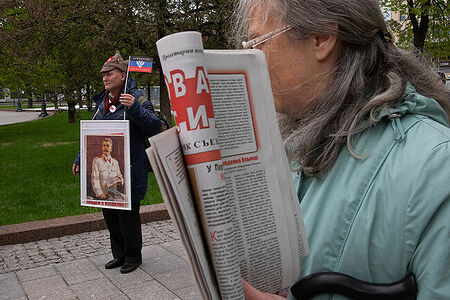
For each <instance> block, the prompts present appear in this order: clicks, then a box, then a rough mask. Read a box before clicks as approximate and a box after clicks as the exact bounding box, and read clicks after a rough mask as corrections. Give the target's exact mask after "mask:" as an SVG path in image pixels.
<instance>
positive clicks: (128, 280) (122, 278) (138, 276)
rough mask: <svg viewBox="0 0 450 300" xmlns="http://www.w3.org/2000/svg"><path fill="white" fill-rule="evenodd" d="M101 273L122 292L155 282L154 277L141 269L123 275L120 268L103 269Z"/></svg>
mask: <svg viewBox="0 0 450 300" xmlns="http://www.w3.org/2000/svg"><path fill="white" fill-rule="evenodd" d="M100 271H101V272H102V273H103V274H104V275H105V276H106V278H108V279H109V280H110V281H111V282H112V283H113V284H114V285H115V286H117V287H118V288H119V289H121V290H123V289H127V288H129V287H132V286H134V285H137V284H140V283H143V282H148V281H152V280H154V279H153V277H152V276H150V275H148V274H147V273H145V272H144V271H143V270H142V269H141V268H137V269H136V270H135V271H133V272H131V273H127V274H121V273H120V268H116V269H110V270H106V269H105V268H101V269H100Z"/></svg>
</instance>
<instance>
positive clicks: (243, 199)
mask: <svg viewBox="0 0 450 300" xmlns="http://www.w3.org/2000/svg"><path fill="white" fill-rule="evenodd" d="M157 45H158V51H159V55H160V58H161V63H162V68H163V71H164V76H165V79H166V85H167V86H168V87H169V88H168V89H169V94H170V98H171V103H172V107H173V109H174V113H175V120H176V122H177V128H178V131H179V139H180V144H181V149H182V150H183V156H184V160H185V164H186V167H187V170H188V174H189V180H190V183H191V186H192V190H193V194H194V196H195V199H196V206H197V210H198V212H199V215H200V219H201V223H202V227H203V230H204V236H205V237H206V243H207V246H206V247H207V248H208V249H209V251H210V253H211V261H212V264H213V267H214V271H215V274H216V277H217V282H218V286H219V290H220V294H221V298H222V299H242V298H243V294H242V285H241V284H240V280H239V279H240V277H241V276H242V277H244V278H245V279H246V280H247V281H249V282H250V283H251V284H252V285H253V286H255V287H256V288H258V289H260V290H262V291H266V292H276V291H278V290H280V289H282V288H286V287H288V286H289V285H290V284H291V283H292V282H294V281H296V280H297V279H298V277H299V274H300V259H301V258H302V257H303V256H305V255H306V254H307V253H308V245H307V241H306V236H305V231H304V227H303V220H302V218H301V213H300V208H299V203H298V200H297V196H296V191H295V189H294V186H293V183H292V179H291V177H290V174H289V171H288V170H289V166H288V162H287V159H286V156H285V151H284V148H283V144H282V140H281V136H280V133H279V130H278V126H277V122H276V117H275V110H274V106H273V100H272V93H271V89H270V81H269V76H268V73H267V67H266V64H265V57H264V55H263V53H262V52H260V51H257V50H249V51H241V50H239V51H223V50H217V51H207V52H206V54H205V53H204V51H203V47H202V43H201V36H200V34H199V33H195V32H186V33H180V34H175V35H172V36H169V37H166V38H164V39H162V40H160V41H158V43H157ZM205 70H208V75H206V72H205ZM206 76H208V77H206ZM211 96H212V97H211ZM164 134H165V133H162V134H161V135H164ZM152 140H153V138H152V139H151V141H152ZM159 142H160V143H161V146H160V147H163V146H164V141H163V140H162V139H161V140H160V141H159ZM154 144H156V143H154ZM152 145H153V144H152ZM152 152H153V154H152V157H153V159H152V161H151V162H152V165H153V166H154V167H155V164H159V165H160V169H164V170H162V171H161V170H160V169H157V170H155V174H156V175H157V178H158V177H159V180H158V183H159V184H160V186H161V183H160V181H163V182H164V183H166V184H165V185H166V186H167V188H164V189H166V190H175V189H179V188H180V187H179V186H177V185H179V183H180V182H181V181H180V180H178V182H177V178H182V177H183V175H180V174H176V173H172V171H167V170H168V169H167V166H164V165H163V163H161V161H164V160H166V159H167V155H163V156H161V153H160V150H159V149H158V147H155V149H153V150H152ZM158 161H159V162H158ZM175 169H176V168H175ZM159 172H162V173H163V175H164V176H161V175H158V174H157V173H159ZM165 176H166V177H167V178H165ZM171 177H173V178H172V179H171ZM168 182H170V183H168ZM164 183H163V184H164ZM183 184H184V183H182V184H181V185H183ZM171 185H172V187H171ZM173 185H175V186H176V187H174V186H173ZM168 194H172V195H171V196H172V198H175V199H176V201H174V202H179V203H184V202H186V201H187V202H189V201H191V200H189V199H191V196H188V195H187V194H186V193H173V192H169V193H167V192H163V196H164V199H165V201H166V203H167V198H171V197H168ZM169 196H170V195H169ZM186 197H187V198H186ZM172 200H173V199H172ZM170 206H171V207H170V209H172V210H176V209H175V208H174V207H173V206H175V205H173V202H172V204H170ZM176 206H178V207H180V208H181V210H180V211H184V212H180V213H179V214H178V216H174V218H175V221H176V222H177V224H178V226H179V227H186V228H190V227H195V226H197V225H198V224H195V223H196V222H195V221H192V219H193V218H194V219H195V216H193V217H186V216H185V214H189V215H194V214H195V213H194V212H192V211H191V209H186V208H183V207H185V206H186V205H181V204H179V205H176ZM188 206H190V205H188ZM172 214H174V213H172ZM177 219H178V220H177ZM183 230H184V231H189V230H190V229H189V230H186V229H180V231H183ZM181 235H182V239H186V241H183V242H184V244H185V245H188V246H186V248H190V247H194V248H195V247H199V246H197V243H194V242H189V240H190V239H193V237H192V236H191V237H189V235H184V234H183V233H182V234H181ZM183 235H184V236H183ZM194 235H195V234H194ZM195 239H197V240H198V238H196V237H195ZM203 248H205V246H203ZM189 251H191V252H192V253H193V254H194V255H200V256H201V253H199V252H195V251H193V250H188V252H189ZM199 261H200V259H199V258H197V259H194V260H192V259H191V263H192V264H193V265H195V264H198V262H199ZM195 268H197V269H198V272H197V273H196V270H195ZM209 272H210V271H208V270H207V268H206V264H203V265H198V266H194V273H196V277H197V276H198V278H197V281H202V280H204V279H205V278H206V277H207V275H205V274H208V273H209ZM198 274H203V275H201V276H200V275H198ZM210 282H212V280H210ZM204 286H208V283H205V284H204ZM205 289H207V288H205ZM201 290H202V287H201ZM202 293H203V292H202ZM211 294H213V293H211ZM208 298H209V297H208Z"/></svg>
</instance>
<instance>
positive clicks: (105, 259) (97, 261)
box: [89, 253, 113, 267]
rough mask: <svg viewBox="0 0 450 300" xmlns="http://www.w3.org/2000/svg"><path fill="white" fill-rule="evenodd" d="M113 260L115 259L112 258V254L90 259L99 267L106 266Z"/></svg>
mask: <svg viewBox="0 0 450 300" xmlns="http://www.w3.org/2000/svg"><path fill="white" fill-rule="evenodd" d="M112 259H113V257H112V254H111V253H108V254H102V255H97V256H93V257H90V258H89V260H90V261H91V262H92V263H93V264H94V265H96V266H97V267H99V266H104V265H105V264H106V263H107V262H108V261H110V260H112Z"/></svg>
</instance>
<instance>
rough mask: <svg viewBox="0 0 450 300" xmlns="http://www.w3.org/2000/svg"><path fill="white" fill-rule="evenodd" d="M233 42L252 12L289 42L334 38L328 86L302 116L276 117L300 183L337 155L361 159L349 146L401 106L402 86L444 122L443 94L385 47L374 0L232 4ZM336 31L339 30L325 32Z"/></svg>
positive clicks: (426, 73)
mask: <svg viewBox="0 0 450 300" xmlns="http://www.w3.org/2000/svg"><path fill="white" fill-rule="evenodd" d="M236 1H237V5H236V10H235V28H234V29H235V30H234V38H235V39H236V40H239V39H242V38H243V37H245V36H246V35H247V30H248V26H249V22H250V17H251V12H252V11H253V10H254V9H255V8H256V7H257V6H259V7H261V8H262V9H263V11H265V12H266V17H268V15H269V14H271V15H272V16H277V18H278V19H279V21H280V25H290V26H292V28H293V29H292V30H290V31H288V32H287V34H288V38H290V39H296V38H299V39H300V38H303V37H305V36H306V35H307V34H308V33H326V34H331V35H336V36H337V37H338V40H339V53H338V56H337V59H336V61H335V63H334V67H333V69H332V70H331V71H330V73H329V74H328V76H329V85H328V87H327V88H326V89H325V91H324V92H322V93H321V94H320V95H319V96H317V97H316V98H315V99H314V101H311V102H310V104H309V105H308V106H307V107H306V109H305V110H304V111H303V112H302V113H301V115H280V116H279V124H280V130H281V134H282V136H283V139H284V142H285V146H286V151H287V153H288V157H289V159H290V160H291V161H296V162H297V163H298V165H299V169H301V170H303V171H304V172H305V174H306V175H310V176H316V175H318V174H320V173H322V172H324V171H326V170H328V169H330V168H331V167H332V165H333V164H334V162H335V160H336V158H337V156H338V154H339V153H340V151H341V149H342V147H343V146H344V145H345V144H347V147H348V149H349V151H350V153H351V154H352V155H353V156H355V157H357V158H360V157H359V156H358V155H357V154H356V153H355V151H354V150H353V148H352V146H351V138H352V136H354V135H355V134H357V133H359V132H361V131H362V130H364V129H366V128H368V127H370V126H372V125H373V124H375V123H376V122H377V116H378V115H379V113H380V112H381V111H384V110H385V109H389V108H391V107H395V106H396V105H398V104H399V102H401V96H402V94H403V92H404V91H405V88H406V83H407V82H409V83H411V84H412V85H413V86H414V87H415V88H416V90H417V91H418V92H419V93H421V94H422V95H424V96H427V97H430V98H434V99H435V100H436V101H438V102H439V104H440V105H441V106H442V107H443V109H444V110H445V111H446V113H447V116H448V115H449V114H450V113H449V112H450V109H449V99H448V96H447V91H446V89H445V87H444V86H443V85H440V84H439V83H438V80H437V77H436V76H437V75H436V72H434V71H433V69H432V68H431V67H430V66H429V63H428V62H427V61H425V59H423V58H422V57H421V55H419V54H418V53H416V52H414V51H405V50H400V49H398V48H396V47H395V46H394V45H393V43H392V42H391V41H390V36H389V34H387V33H388V31H387V28H386V25H385V22H384V18H383V15H382V13H381V9H380V6H379V3H378V0H270V1H267V0H236ZM330 24H337V25H338V28H336V27H333V26H330Z"/></svg>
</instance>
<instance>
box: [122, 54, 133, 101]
mask: <svg viewBox="0 0 450 300" xmlns="http://www.w3.org/2000/svg"><path fill="white" fill-rule="evenodd" d="M130 58H131V56H128V67H127V77H126V79H125V88H124V91H123V93H124V94H126V93H127V84H128V71H129V70H130Z"/></svg>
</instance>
